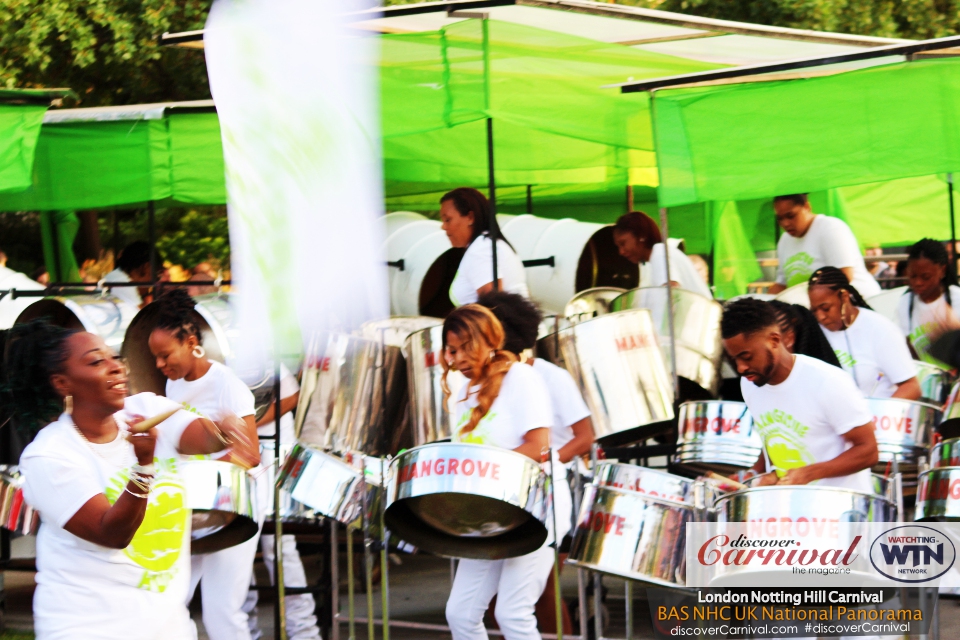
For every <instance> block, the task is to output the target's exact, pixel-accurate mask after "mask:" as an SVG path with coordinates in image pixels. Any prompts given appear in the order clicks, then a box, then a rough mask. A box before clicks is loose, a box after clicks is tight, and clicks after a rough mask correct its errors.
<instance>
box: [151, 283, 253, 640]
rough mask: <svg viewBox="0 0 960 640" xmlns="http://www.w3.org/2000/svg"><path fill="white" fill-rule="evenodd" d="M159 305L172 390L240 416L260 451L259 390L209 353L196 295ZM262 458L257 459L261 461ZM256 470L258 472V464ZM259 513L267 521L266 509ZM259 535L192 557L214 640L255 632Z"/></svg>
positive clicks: (177, 293)
mask: <svg viewBox="0 0 960 640" xmlns="http://www.w3.org/2000/svg"><path fill="white" fill-rule="evenodd" d="M157 305H158V306H159V316H158V319H157V325H156V327H155V328H154V329H153V331H152V332H151V333H150V339H149V345H150V352H151V353H152V354H153V357H154V358H155V359H156V365H157V369H159V370H160V371H161V372H162V373H163V375H164V376H166V378H167V386H166V396H167V397H168V398H170V399H171V400H175V401H176V402H179V403H180V404H182V405H183V407H184V408H185V409H187V410H188V411H192V412H194V413H197V414H200V415H201V416H204V417H206V418H209V419H211V420H214V421H216V420H218V419H220V416H221V415H223V414H230V413H232V414H234V415H237V416H239V417H240V418H241V419H242V420H243V422H244V424H245V425H246V432H245V434H244V435H245V436H246V438H247V439H248V440H249V442H250V443H252V445H253V448H254V449H255V450H257V451H259V440H258V438H257V425H256V417H255V413H256V412H255V407H254V399H253V394H252V393H251V392H250V389H248V388H247V385H246V384H244V383H243V381H242V380H240V378H239V377H237V375H236V374H235V373H234V372H233V371H231V370H230V369H229V368H227V367H226V366H225V365H223V364H221V363H219V362H216V361H212V360H210V359H208V358H207V354H206V351H205V350H204V348H203V345H202V344H201V342H202V338H201V333H200V326H199V322H198V321H199V318H198V315H197V312H196V311H195V309H194V306H195V303H194V301H193V298H191V297H190V296H189V295H187V293H186V292H185V291H183V290H182V289H172V290H169V291H167V292H165V293H164V294H163V295H162V296H160V298H159V299H158V300H157ZM219 459H220V460H223V461H226V462H234V463H236V464H241V466H244V467H245V468H249V467H250V465H249V464H243V461H242V460H238V459H235V458H234V457H233V455H232V453H231V452H230V451H227V452H226V454H225V455H224V456H222V457H220V458H219ZM259 462H260V461H259V459H258V460H256V464H258V465H259ZM258 469H259V467H258ZM252 473H253V474H254V475H255V476H257V475H258V474H257V469H253V470H252ZM263 475H264V474H259V476H260V477H263ZM257 484H258V486H257V489H258V494H261V495H258V497H259V498H260V500H261V504H262V500H263V498H264V497H265V491H264V488H263V487H261V486H260V485H261V484H263V483H261V482H258V483H257ZM259 516H260V517H259V521H260V522H259V524H260V525H261V526H262V525H263V513H260V514H259ZM259 538H260V536H254V537H252V538H251V539H249V540H247V541H246V542H242V543H241V544H238V545H236V546H233V547H229V548H227V549H223V550H221V551H216V552H214V553H207V554H201V555H195V556H192V557H191V558H190V560H191V567H190V569H191V574H190V593H189V596H188V599H187V603H188V604H189V601H190V600H191V599H192V598H193V593H194V592H195V591H196V588H197V584H198V583H199V582H201V580H202V585H201V587H200V588H201V593H202V595H203V625H204V627H205V628H206V631H207V635H208V636H210V638H211V639H212V640H238V639H239V640H247V639H249V638H250V630H249V628H248V616H247V614H246V613H245V612H244V611H243V604H244V601H245V600H246V598H247V591H248V590H249V588H250V579H251V577H252V575H253V560H254V556H255V555H256V553H257V541H258V540H259Z"/></svg>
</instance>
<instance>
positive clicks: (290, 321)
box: [204, 0, 388, 366]
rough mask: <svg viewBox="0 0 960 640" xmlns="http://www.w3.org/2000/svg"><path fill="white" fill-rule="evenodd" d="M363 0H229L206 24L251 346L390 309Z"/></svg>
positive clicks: (259, 354)
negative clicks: (358, 27) (361, 22)
mask: <svg viewBox="0 0 960 640" xmlns="http://www.w3.org/2000/svg"><path fill="white" fill-rule="evenodd" d="M362 8H365V7H364V5H362V4H361V3H359V2H355V1H354V0H336V1H334V0H216V2H215V3H214V5H213V8H212V9H211V11H210V16H209V18H208V19H207V25H206V30H205V33H204V44H205V49H206V58H207V70H208V73H209V76H210V89H211V92H212V93H213V97H214V101H215V102H216V105H217V112H218V114H219V118H220V127H221V130H222V136H223V151H224V153H223V155H224V162H225V165H226V174H227V175H226V184H227V201H228V204H227V207H228V212H229V220H230V241H231V254H232V258H231V268H232V271H233V276H232V277H233V280H234V282H235V285H236V289H237V291H238V297H239V316H240V317H239V325H240V330H241V331H243V332H244V336H245V339H244V340H242V341H241V344H242V348H243V349H244V350H245V351H244V352H242V353H238V354H237V356H238V360H239V363H240V364H241V366H243V365H253V364H255V363H256V362H257V361H259V362H262V361H263V360H264V359H266V358H267V357H268V355H269V353H270V352H275V353H276V354H278V355H279V356H280V357H282V358H289V357H292V356H295V355H296V354H298V353H300V352H301V348H302V345H303V343H304V342H305V341H307V340H309V339H310V336H311V335H313V334H314V333H315V332H317V331H322V330H325V329H329V328H339V329H345V330H349V329H353V328H355V327H357V326H358V325H359V324H361V323H363V322H365V321H367V320H370V319H373V318H380V317H385V316H386V315H387V313H388V311H387V310H388V298H387V288H386V266H385V264H384V262H385V260H386V258H385V256H384V254H383V240H384V238H383V229H382V224H381V222H380V220H379V218H380V216H381V215H382V207H383V193H382V189H383V186H382V177H381V170H382V169H381V162H380V132H379V120H378V114H377V109H378V98H377V84H376V82H377V76H376V73H375V69H376V66H375V65H376V61H377V56H378V48H377V44H378V43H377V40H376V37H375V36H364V35H361V33H360V32H358V31H355V30H351V29H350V26H349V18H347V17H346V14H349V13H351V12H353V11H356V10H359V9H362Z"/></svg>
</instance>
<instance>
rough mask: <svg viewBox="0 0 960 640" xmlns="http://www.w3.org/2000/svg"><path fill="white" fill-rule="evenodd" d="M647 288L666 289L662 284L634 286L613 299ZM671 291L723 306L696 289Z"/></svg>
mask: <svg viewBox="0 0 960 640" xmlns="http://www.w3.org/2000/svg"><path fill="white" fill-rule="evenodd" d="M647 289H651V290H654V291H666V287H663V286H660V287H634V288H633V289H627V290H626V291H624V292H623V293H622V294H621V295H620V296H618V297H616V298H614V299H613V301H616V300H619V299H620V297H622V296H626V295H628V294H631V293H633V292H634V291H645V290H647ZM671 291H673V292H674V293H677V292H683V293H684V294H688V295H691V296H696V297H697V298H700V299H701V300H706V301H707V302H710V303H713V304H715V305H717V306H718V307H720V308H721V309H722V308H723V305H722V304H720V303H719V302H717V300H716V299H715V298H708V297H707V296H702V295H700V294H699V293H697V292H696V291H690V290H689V289H671Z"/></svg>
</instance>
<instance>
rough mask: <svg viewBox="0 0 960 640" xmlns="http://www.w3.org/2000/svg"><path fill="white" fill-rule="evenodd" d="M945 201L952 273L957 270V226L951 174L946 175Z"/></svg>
mask: <svg viewBox="0 0 960 640" xmlns="http://www.w3.org/2000/svg"><path fill="white" fill-rule="evenodd" d="M947 200H949V202H950V259H951V260H953V272H956V270H957V226H956V222H955V218H954V204H953V174H952V173H948V174H947Z"/></svg>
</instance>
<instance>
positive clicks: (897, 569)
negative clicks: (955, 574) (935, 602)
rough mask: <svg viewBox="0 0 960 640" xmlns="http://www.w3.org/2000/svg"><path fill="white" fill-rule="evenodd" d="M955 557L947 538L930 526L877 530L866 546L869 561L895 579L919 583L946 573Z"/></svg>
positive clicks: (905, 526)
mask: <svg viewBox="0 0 960 640" xmlns="http://www.w3.org/2000/svg"><path fill="white" fill-rule="evenodd" d="M956 559H957V549H956V547H955V546H954V544H953V542H952V541H951V540H950V538H949V537H947V536H946V535H944V534H943V533H942V532H940V531H937V530H936V529H934V528H932V527H924V526H921V525H904V526H900V527H894V528H893V529H888V530H886V531H884V532H883V533H881V534H880V535H879V536H877V538H876V539H875V540H874V541H873V544H872V545H870V563H871V564H873V568H874V569H876V570H877V571H878V572H879V573H881V574H882V575H884V576H886V577H887V578H890V579H891V580H895V581H897V582H906V583H920V582H929V581H930V580H935V579H937V578H939V577H940V576H942V575H944V574H945V573H947V572H948V571H949V570H950V569H951V568H952V567H953V564H954V562H956Z"/></svg>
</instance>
